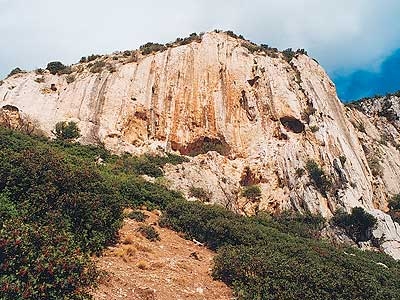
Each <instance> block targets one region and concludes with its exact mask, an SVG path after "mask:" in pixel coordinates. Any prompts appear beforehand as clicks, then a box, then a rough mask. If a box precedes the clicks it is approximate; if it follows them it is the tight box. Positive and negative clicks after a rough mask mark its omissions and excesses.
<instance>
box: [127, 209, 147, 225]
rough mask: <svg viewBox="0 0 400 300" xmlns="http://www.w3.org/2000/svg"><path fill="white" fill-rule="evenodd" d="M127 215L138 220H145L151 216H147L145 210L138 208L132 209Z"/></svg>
mask: <svg viewBox="0 0 400 300" xmlns="http://www.w3.org/2000/svg"><path fill="white" fill-rule="evenodd" d="M127 217H128V218H130V219H132V220H135V221H137V222H144V221H146V219H148V218H149V216H146V215H145V214H144V213H143V212H141V211H138V210H135V211H132V212H131V213H129V214H128V215H127Z"/></svg>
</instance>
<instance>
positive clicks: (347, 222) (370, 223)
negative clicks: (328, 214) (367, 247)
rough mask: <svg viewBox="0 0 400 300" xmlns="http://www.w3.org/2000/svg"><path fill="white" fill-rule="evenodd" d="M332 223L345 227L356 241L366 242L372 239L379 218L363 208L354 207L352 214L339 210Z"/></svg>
mask: <svg viewBox="0 0 400 300" xmlns="http://www.w3.org/2000/svg"><path fill="white" fill-rule="evenodd" d="M332 223H333V224H334V225H336V226H339V227H342V228H343V229H345V230H346V233H347V234H348V236H350V237H351V238H352V239H353V240H354V241H355V242H366V241H369V240H370V239H371V237H372V230H373V229H374V228H375V226H376V224H377V220H376V218H375V217H374V216H372V215H370V214H369V213H367V212H366V211H365V210H364V209H363V208H361V207H354V208H353V209H352V210H351V213H350V214H349V213H347V212H345V211H342V210H337V211H336V213H335V215H334V217H333V218H332Z"/></svg>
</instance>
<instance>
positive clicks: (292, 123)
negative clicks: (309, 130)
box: [279, 116, 305, 133]
mask: <svg viewBox="0 0 400 300" xmlns="http://www.w3.org/2000/svg"><path fill="white" fill-rule="evenodd" d="M279 120H280V121H281V124H282V125H283V126H285V128H286V129H288V130H290V131H292V132H294V133H302V132H303V131H304V129H305V126H304V124H303V123H302V122H301V121H300V120H298V119H296V118H295V117H289V116H287V117H282V118H280V119H279Z"/></svg>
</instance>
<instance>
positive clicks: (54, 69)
mask: <svg viewBox="0 0 400 300" xmlns="http://www.w3.org/2000/svg"><path fill="white" fill-rule="evenodd" d="M65 68H67V67H66V66H65V65H63V64H62V63H61V62H59V61H52V62H49V63H48V64H47V68H46V69H47V70H49V71H50V73H51V74H53V75H56V74H58V73H59V72H60V71H62V70H64V69H65Z"/></svg>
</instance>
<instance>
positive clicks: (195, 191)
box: [189, 186, 212, 202]
mask: <svg viewBox="0 0 400 300" xmlns="http://www.w3.org/2000/svg"><path fill="white" fill-rule="evenodd" d="M189 196H190V197H195V198H197V199H199V200H200V201H201V202H210V201H211V197H212V193H211V192H210V191H207V190H205V189H203V188H201V187H194V186H191V187H190V188H189Z"/></svg>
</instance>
